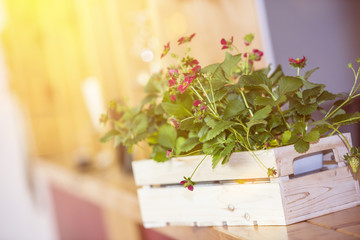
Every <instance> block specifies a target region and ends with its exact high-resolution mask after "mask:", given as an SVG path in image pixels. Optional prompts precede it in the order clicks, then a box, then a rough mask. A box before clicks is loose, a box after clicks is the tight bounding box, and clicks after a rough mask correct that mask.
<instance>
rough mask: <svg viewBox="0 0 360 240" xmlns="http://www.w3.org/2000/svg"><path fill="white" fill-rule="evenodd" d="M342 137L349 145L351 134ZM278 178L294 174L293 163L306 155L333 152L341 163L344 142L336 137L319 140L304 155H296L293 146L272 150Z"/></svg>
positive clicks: (346, 150)
mask: <svg viewBox="0 0 360 240" xmlns="http://www.w3.org/2000/svg"><path fill="white" fill-rule="evenodd" d="M344 136H345V137H346V139H347V140H348V141H349V143H350V145H351V134H350V133H345V134H344ZM273 150H274V153H275V157H276V162H277V169H278V171H279V176H288V175H291V174H293V173H294V167H293V162H294V159H295V158H297V157H301V156H305V155H307V154H311V153H316V152H321V151H325V150H333V152H334V156H335V160H336V161H337V162H342V161H343V156H344V155H345V153H347V152H348V149H347V147H346V144H345V142H344V141H343V140H342V139H341V138H340V137H339V136H338V135H334V136H331V137H326V138H321V139H320V140H319V141H318V142H316V143H312V144H310V149H309V150H308V151H307V152H305V153H298V152H297V151H296V150H295V149H294V146H293V145H289V146H285V147H279V148H274V149H273Z"/></svg>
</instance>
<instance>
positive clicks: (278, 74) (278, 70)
mask: <svg viewBox="0 0 360 240" xmlns="http://www.w3.org/2000/svg"><path fill="white" fill-rule="evenodd" d="M282 76H284V73H283V71H282V68H281V65H278V66H277V67H276V69H275V70H274V72H273V73H272V74H271V75H270V77H269V79H270V82H271V86H274V85H275V84H276V83H277V82H279V80H280V78H281V77H282Z"/></svg>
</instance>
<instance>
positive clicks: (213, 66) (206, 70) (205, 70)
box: [200, 63, 220, 74]
mask: <svg viewBox="0 0 360 240" xmlns="http://www.w3.org/2000/svg"><path fill="white" fill-rule="evenodd" d="M219 65H220V64H219V63H215V64H210V65H208V66H206V67H204V68H202V69H201V70H200V72H201V73H210V74H213V73H214V72H215V70H216V69H217V68H218V67H219Z"/></svg>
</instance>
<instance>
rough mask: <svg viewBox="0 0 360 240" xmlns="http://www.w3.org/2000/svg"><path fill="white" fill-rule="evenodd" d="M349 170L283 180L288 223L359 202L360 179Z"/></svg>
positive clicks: (282, 186)
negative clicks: (359, 184)
mask: <svg viewBox="0 0 360 240" xmlns="http://www.w3.org/2000/svg"><path fill="white" fill-rule="evenodd" d="M348 171H349V169H348V168H347V167H342V168H336V169H332V170H327V171H325V172H320V173H316V174H311V175H307V176H304V177H299V178H295V179H291V180H288V181H284V182H281V183H280V185H281V188H282V192H283V200H284V206H285V216H286V219H287V223H288V224H291V223H294V222H299V221H302V220H306V219H309V218H313V217H317V216H320V215H323V214H327V213H331V212H335V211H338V210H341V209H345V208H349V207H353V206H356V205H357V204H359V203H360V194H359V189H358V182H357V181H356V180H354V179H353V177H352V175H351V174H349V173H348Z"/></svg>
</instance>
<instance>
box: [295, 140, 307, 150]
mask: <svg viewBox="0 0 360 240" xmlns="http://www.w3.org/2000/svg"><path fill="white" fill-rule="evenodd" d="M294 148H295V150H296V151H297V152H298V153H304V152H306V151H307V150H309V148H310V144H309V143H308V142H305V141H304V140H302V139H299V140H298V141H297V142H296V143H295V144H294Z"/></svg>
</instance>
